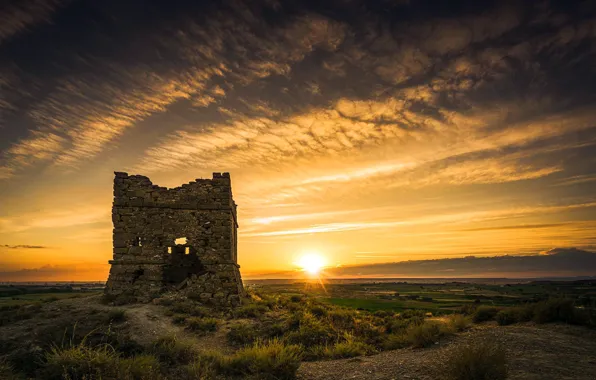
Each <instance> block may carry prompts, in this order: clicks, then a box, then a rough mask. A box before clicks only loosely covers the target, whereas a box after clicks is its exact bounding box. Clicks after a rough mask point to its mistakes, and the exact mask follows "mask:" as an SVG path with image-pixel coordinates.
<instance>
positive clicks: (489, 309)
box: [472, 306, 499, 323]
mask: <svg viewBox="0 0 596 380" xmlns="http://www.w3.org/2000/svg"><path fill="white" fill-rule="evenodd" d="M498 312H499V309H498V308H496V307H494V306H479V307H478V308H477V309H476V312H474V315H473V317H472V320H473V321H474V322H475V323H479V322H485V321H491V320H493V319H494V318H495V316H496V315H497V313H498Z"/></svg>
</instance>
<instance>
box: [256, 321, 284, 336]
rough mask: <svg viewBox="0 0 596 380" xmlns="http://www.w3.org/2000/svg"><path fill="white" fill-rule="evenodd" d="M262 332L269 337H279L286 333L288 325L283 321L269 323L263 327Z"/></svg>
mask: <svg viewBox="0 0 596 380" xmlns="http://www.w3.org/2000/svg"><path fill="white" fill-rule="evenodd" d="M260 333H261V335H262V336H266V337H267V338H279V337H281V336H283V335H284V334H285V333H286V327H285V326H284V324H283V323H281V322H278V323H269V324H266V325H264V326H263V327H262V328H261V330H260Z"/></svg>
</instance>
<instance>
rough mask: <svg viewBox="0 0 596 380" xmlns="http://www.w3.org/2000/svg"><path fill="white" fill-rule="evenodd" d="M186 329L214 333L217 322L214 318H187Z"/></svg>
mask: <svg viewBox="0 0 596 380" xmlns="http://www.w3.org/2000/svg"><path fill="white" fill-rule="evenodd" d="M187 322H188V329H189V330H192V331H195V332H209V331H216V330H217V325H218V323H219V321H218V320H217V319H215V318H189V319H188V320H187Z"/></svg>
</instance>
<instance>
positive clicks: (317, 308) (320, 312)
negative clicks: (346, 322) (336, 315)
mask: <svg viewBox="0 0 596 380" xmlns="http://www.w3.org/2000/svg"><path fill="white" fill-rule="evenodd" d="M310 312H311V314H312V315H314V316H315V317H318V318H321V317H324V316H326V315H327V309H325V308H324V307H323V306H321V305H313V306H311V307H310Z"/></svg>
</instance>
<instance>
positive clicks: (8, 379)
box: [0, 359, 18, 380]
mask: <svg viewBox="0 0 596 380" xmlns="http://www.w3.org/2000/svg"><path fill="white" fill-rule="evenodd" d="M0 378H1V379H3V380H17V379H18V378H17V376H16V375H15V374H14V372H13V369H12V367H11V366H10V364H8V363H7V362H6V361H5V360H3V359H0Z"/></svg>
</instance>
